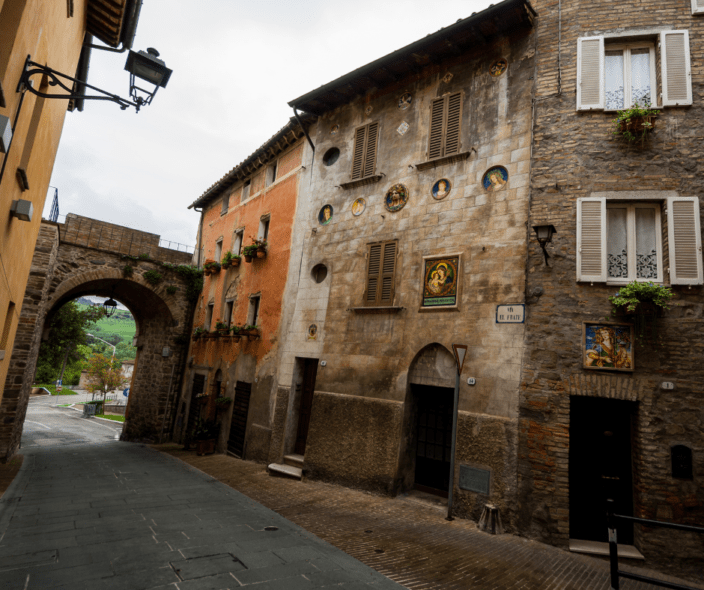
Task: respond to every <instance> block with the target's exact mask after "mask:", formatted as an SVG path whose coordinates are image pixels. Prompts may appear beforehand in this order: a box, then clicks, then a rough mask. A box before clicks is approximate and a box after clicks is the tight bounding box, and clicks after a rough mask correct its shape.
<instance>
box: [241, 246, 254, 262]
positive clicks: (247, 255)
mask: <svg viewBox="0 0 704 590" xmlns="http://www.w3.org/2000/svg"><path fill="white" fill-rule="evenodd" d="M257 248H258V246H257V245H256V244H251V245H250V246H245V247H244V248H243V249H242V254H244V261H245V262H252V258H254V257H255V256H256V255H257Z"/></svg>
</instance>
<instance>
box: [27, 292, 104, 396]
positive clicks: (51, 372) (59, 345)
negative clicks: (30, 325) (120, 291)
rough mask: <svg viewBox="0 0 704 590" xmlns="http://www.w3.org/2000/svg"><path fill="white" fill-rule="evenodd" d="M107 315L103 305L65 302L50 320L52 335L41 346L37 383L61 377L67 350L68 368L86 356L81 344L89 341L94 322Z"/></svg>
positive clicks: (50, 333) (81, 361) (71, 367)
mask: <svg viewBox="0 0 704 590" xmlns="http://www.w3.org/2000/svg"><path fill="white" fill-rule="evenodd" d="M104 315H105V311H104V310H103V308H102V306H101V307H88V308H84V309H81V308H80V307H79V306H78V304H77V303H76V302H75V301H70V302H69V303H66V304H65V305H64V306H63V307H61V309H59V310H58V311H57V312H56V313H55V314H54V317H53V318H52V319H51V322H50V324H49V326H48V327H49V328H50V330H49V337H48V339H47V340H45V341H43V342H42V343H41V346H40V347H39V357H38V359H37V371H36V376H35V381H36V382H37V383H49V382H51V381H54V380H55V379H57V378H58V376H59V374H60V372H61V367H62V365H63V362H64V358H65V356H66V353H67V352H68V359H67V362H66V371H69V372H71V371H73V372H75V370H76V369H77V368H78V371H79V374H80V366H81V364H82V363H83V360H84V351H85V349H83V352H82V347H83V346H85V345H86V344H88V343H89V342H88V337H87V336H86V334H87V333H88V332H89V331H90V330H91V329H93V327H94V323H95V322H96V321H98V320H99V319H100V318H102V317H103V316H104Z"/></svg>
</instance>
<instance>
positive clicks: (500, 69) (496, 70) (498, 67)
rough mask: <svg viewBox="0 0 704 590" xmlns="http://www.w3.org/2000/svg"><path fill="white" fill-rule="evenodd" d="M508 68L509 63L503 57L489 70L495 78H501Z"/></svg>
mask: <svg viewBox="0 0 704 590" xmlns="http://www.w3.org/2000/svg"><path fill="white" fill-rule="evenodd" d="M507 67H508V62H507V61H506V60H505V59H504V58H503V57H502V58H501V59H497V60H496V61H495V62H494V63H493V64H492V65H491V67H490V68H489V73H490V74H491V75H492V76H494V77H495V78H496V77H498V76H500V75H501V74H503V73H504V72H505V71H506V68H507Z"/></svg>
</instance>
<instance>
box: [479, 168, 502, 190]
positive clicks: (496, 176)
mask: <svg viewBox="0 0 704 590" xmlns="http://www.w3.org/2000/svg"><path fill="white" fill-rule="evenodd" d="M507 183H508V170H506V168H504V167H503V166H494V167H493V168H489V170H487V171H486V173H485V174H484V178H483V179H482V185H483V186H484V188H485V189H486V190H487V191H488V192H490V193H495V192H496V191H500V190H501V189H502V188H504V187H505V186H506V184H507Z"/></svg>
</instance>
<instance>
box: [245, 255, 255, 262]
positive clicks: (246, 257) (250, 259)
mask: <svg viewBox="0 0 704 590" xmlns="http://www.w3.org/2000/svg"><path fill="white" fill-rule="evenodd" d="M252 258H253V256H252V255H251V254H245V255H244V261H245V262H252Z"/></svg>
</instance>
